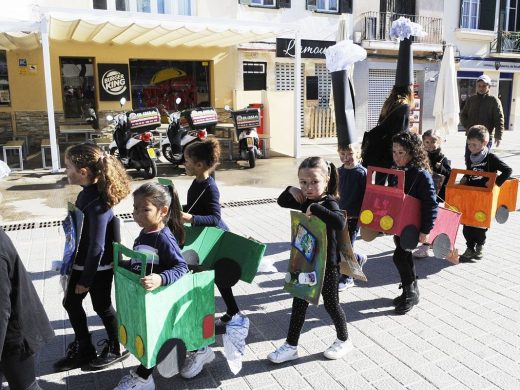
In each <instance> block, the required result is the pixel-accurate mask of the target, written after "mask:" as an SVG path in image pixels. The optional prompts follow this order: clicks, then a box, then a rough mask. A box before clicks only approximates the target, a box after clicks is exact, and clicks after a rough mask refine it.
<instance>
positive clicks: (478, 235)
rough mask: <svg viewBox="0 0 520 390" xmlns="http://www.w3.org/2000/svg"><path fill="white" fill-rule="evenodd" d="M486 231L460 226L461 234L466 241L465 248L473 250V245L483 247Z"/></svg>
mask: <svg viewBox="0 0 520 390" xmlns="http://www.w3.org/2000/svg"><path fill="white" fill-rule="evenodd" d="M486 232H487V229H483V228H478V227H473V226H466V225H462V234H463V235H464V238H465V239H466V246H467V247H468V248H471V249H475V245H484V244H485V243H486Z"/></svg>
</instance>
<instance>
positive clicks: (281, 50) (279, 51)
mask: <svg viewBox="0 0 520 390" xmlns="http://www.w3.org/2000/svg"><path fill="white" fill-rule="evenodd" d="M335 44H336V42H334V41H313V40H308V39H302V40H301V48H302V50H301V58H325V49H326V48H327V47H329V46H332V45H335ZM276 56H277V57H292V58H294V39H288V38H276Z"/></svg>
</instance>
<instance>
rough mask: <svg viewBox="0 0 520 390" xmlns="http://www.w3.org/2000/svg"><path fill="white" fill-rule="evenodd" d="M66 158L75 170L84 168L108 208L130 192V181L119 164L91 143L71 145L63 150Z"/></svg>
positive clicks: (114, 158) (115, 159)
mask: <svg viewBox="0 0 520 390" xmlns="http://www.w3.org/2000/svg"><path fill="white" fill-rule="evenodd" d="M65 158H67V159H68V160H69V161H70V162H71V163H72V164H73V165H74V166H75V167H76V168H77V169H81V168H86V169H87V170H88V172H89V175H90V177H91V178H92V181H93V182H95V183H96V185H97V188H98V191H99V193H100V194H101V198H102V199H103V201H104V202H106V204H107V206H108V207H109V208H112V207H114V206H115V205H116V204H118V203H119V202H120V201H121V200H122V199H124V198H125V197H126V196H127V195H128V194H129V193H130V191H131V188H130V182H131V179H130V177H129V176H128V174H127V173H126V170H125V168H124V167H123V165H122V164H121V162H120V161H119V160H118V159H117V158H116V157H114V156H111V155H107V154H106V153H105V151H104V150H103V149H101V148H100V147H99V146H97V145H96V144H93V143H82V144H79V145H72V146H69V147H68V148H67V150H65Z"/></svg>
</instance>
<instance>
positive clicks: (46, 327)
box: [0, 229, 54, 360]
mask: <svg viewBox="0 0 520 390" xmlns="http://www.w3.org/2000/svg"><path fill="white" fill-rule="evenodd" d="M53 337H54V330H53V329H52V327H51V324H50V323H49V319H48V318H47V314H45V310H44V308H43V306H42V304H41V302H40V298H39V297H38V294H37V293H36V290H35V289H34V286H33V284H32V281H31V278H30V276H29V274H28V273H27V271H26V270H25V267H24V265H23V263H22V260H21V259H20V256H18V252H17V251H16V248H15V247H14V245H13V243H12V242H11V240H10V239H9V237H8V236H7V234H5V232H4V231H3V230H2V229H0V360H2V356H6V355H7V354H11V353H12V352H14V351H19V352H21V353H22V355H25V356H30V355H32V354H34V353H35V352H36V351H38V350H39V349H40V347H41V346H42V345H43V344H45V343H46V342H48V341H50V340H51V339H52V338H53Z"/></svg>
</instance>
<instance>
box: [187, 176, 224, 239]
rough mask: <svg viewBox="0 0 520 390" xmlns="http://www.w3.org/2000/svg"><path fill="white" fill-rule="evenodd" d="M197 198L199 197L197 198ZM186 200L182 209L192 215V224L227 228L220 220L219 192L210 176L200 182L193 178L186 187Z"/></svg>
mask: <svg viewBox="0 0 520 390" xmlns="http://www.w3.org/2000/svg"><path fill="white" fill-rule="evenodd" d="M203 192H204V193H203ZM201 194H202V195H201ZM199 196H200V198H199ZM197 198H199V199H198V200H197ZM187 201H188V202H187V204H186V205H185V206H184V211H185V212H189V214H191V215H193V222H192V225H193V226H216V227H219V228H221V229H223V230H229V228H228V226H227V225H226V223H225V222H224V221H223V220H222V217H221V214H220V192H219V190H218V187H217V183H215V180H214V179H213V178H212V177H211V176H209V177H208V178H207V179H206V180H204V181H201V182H198V181H197V180H193V183H191V186H190V188H189V189H188V197H187ZM188 210H189V211H188Z"/></svg>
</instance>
